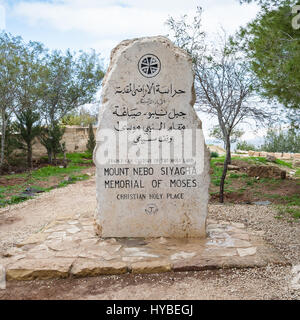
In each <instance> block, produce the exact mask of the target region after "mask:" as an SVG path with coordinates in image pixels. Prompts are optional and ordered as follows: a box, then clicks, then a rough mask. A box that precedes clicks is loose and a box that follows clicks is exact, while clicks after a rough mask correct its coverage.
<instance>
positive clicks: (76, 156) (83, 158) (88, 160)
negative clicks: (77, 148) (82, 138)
mask: <svg viewBox="0 0 300 320" xmlns="http://www.w3.org/2000/svg"><path fill="white" fill-rule="evenodd" d="M92 158H93V155H92V153H90V152H83V153H68V154H67V159H68V160H70V161H71V163H73V164H92V163H93V160H92Z"/></svg>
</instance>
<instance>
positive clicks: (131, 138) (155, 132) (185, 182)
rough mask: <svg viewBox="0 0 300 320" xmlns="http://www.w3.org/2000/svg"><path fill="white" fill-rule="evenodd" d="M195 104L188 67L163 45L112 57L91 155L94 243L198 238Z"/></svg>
mask: <svg viewBox="0 0 300 320" xmlns="http://www.w3.org/2000/svg"><path fill="white" fill-rule="evenodd" d="M194 103H195V93H194V74H193V70H192V60H191V58H190V56H189V55H188V54H187V53H186V52H185V51H183V50H181V49H179V48H177V47H175V46H174V45H173V43H172V42H171V41H170V40H168V39H167V38H165V37H161V36H159V37H150V38H141V39H134V40H126V41H123V42H121V43H120V44H119V45H118V46H117V47H116V48H115V49H114V50H113V51H112V54H111V62H110V66H109V69H108V71H107V74H106V76H105V79H104V81H103V90H102V105H101V108H100V112H99V126H98V130H97V145H96V148H95V151H94V162H95V164H96V168H97V173H96V184H97V203H98V205H97V210H96V215H95V223H96V228H97V233H98V234H99V235H100V236H101V237H161V236H163V237H173V238H184V237H199V238H200V237H205V235H206V230H205V227H206V216H207V205H208V197H209V196H208V187H209V180H210V178H209V151H208V149H207V147H206V145H205V142H204V136H203V133H202V123H201V121H200V120H199V118H198V116H197V114H196V112H195V110H194V107H193V106H194Z"/></svg>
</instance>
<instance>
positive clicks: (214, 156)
mask: <svg viewBox="0 0 300 320" xmlns="http://www.w3.org/2000/svg"><path fill="white" fill-rule="evenodd" d="M210 157H211V158H219V154H218V152H215V151H212V152H211V153H210Z"/></svg>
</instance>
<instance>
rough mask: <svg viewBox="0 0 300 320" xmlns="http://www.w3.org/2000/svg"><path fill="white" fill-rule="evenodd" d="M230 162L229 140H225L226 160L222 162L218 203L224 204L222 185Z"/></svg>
mask: <svg viewBox="0 0 300 320" xmlns="http://www.w3.org/2000/svg"><path fill="white" fill-rule="evenodd" d="M230 162H231V153H230V140H229V139H227V143H226V158H225V162H224V169H223V173H222V177H221V182H220V203H224V185H225V179H226V175H227V170H228V165H229V164H230Z"/></svg>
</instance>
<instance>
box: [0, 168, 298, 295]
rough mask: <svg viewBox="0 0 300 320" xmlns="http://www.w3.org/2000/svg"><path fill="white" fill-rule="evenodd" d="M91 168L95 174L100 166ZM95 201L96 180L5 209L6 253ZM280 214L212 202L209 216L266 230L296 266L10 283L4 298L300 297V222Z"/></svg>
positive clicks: (0, 218)
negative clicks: (298, 284)
mask: <svg viewBox="0 0 300 320" xmlns="http://www.w3.org/2000/svg"><path fill="white" fill-rule="evenodd" d="M90 170H91V172H93V170H94V169H93V168H91V169H90ZM79 195H80V196H79ZM82 199H84V201H82ZM95 203H96V199H95V179H94V178H92V179H90V180H87V181H82V182H78V183H76V184H74V185H70V186H68V187H66V188H62V189H55V190H53V191H51V192H49V193H45V194H42V195H40V196H38V197H37V198H36V199H32V200H29V201H26V202H24V203H21V204H18V205H15V206H11V207H7V208H3V209H0V254H1V252H3V251H5V250H6V249H7V248H9V247H11V246H12V245H13V244H14V243H16V242H19V241H21V240H24V239H25V238H26V237H27V236H28V235H30V234H31V233H33V232H37V231H38V230H40V229H41V228H42V227H44V226H45V225H46V224H47V223H49V222H50V221H52V220H53V219H54V217H55V216H57V214H61V215H67V214H68V213H69V212H73V211H74V210H76V208H78V207H81V208H82V206H85V208H86V210H87V211H89V210H90V208H91V207H94V206H95ZM41 207H42V208H43V210H42V211H41V210H40V208H41ZM275 215H276V213H275V211H274V209H273V208H272V207H258V206H251V205H215V204H211V205H210V206H209V218H212V219H220V220H228V221H234V222H242V223H245V224H246V226H247V227H248V228H249V229H253V230H256V231H261V232H262V236H263V238H264V239H265V240H266V241H267V242H269V243H270V244H272V245H273V246H274V247H276V248H277V249H278V250H279V251H280V252H281V253H282V255H283V256H285V257H286V258H287V259H288V260H289V261H290V263H291V266H275V265H269V266H267V267H265V268H254V269H230V270H224V269H223V270H211V271H202V272H186V273H166V274H157V275H133V274H126V275H121V276H101V277H95V278H83V279H72V278H69V279H60V280H47V281H46V280H45V281H28V282H8V283H7V289H6V290H0V300H3V299H59V300H62V299H106V300H111V299H122V300H123V299H166V300H172V299H191V300H193V299H196V300H197V299H209V300H212V299H213V300H215V299H216V300H218V299H222V300H223V299H225V300H226V299H234V300H237V299H238V300H240V299H251V300H253V299H269V300H274V299H275V300H277V299H278V300H282V299H291V300H292V299H293V300H300V290H297V289H293V288H292V287H291V281H292V279H293V275H292V273H291V269H292V267H293V266H296V265H300V223H299V222H297V221H295V222H292V223H291V222H288V221H285V220H277V219H275V218H274V217H275Z"/></svg>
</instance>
